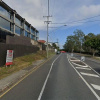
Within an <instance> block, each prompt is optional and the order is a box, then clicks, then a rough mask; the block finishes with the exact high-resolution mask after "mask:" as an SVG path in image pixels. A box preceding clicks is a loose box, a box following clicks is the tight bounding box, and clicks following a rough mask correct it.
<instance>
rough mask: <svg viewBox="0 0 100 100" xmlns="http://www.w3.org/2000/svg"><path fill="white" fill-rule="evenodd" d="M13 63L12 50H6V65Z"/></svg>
mask: <svg viewBox="0 0 100 100" xmlns="http://www.w3.org/2000/svg"><path fill="white" fill-rule="evenodd" d="M12 64H13V50H7V56H6V66H8V65H12Z"/></svg>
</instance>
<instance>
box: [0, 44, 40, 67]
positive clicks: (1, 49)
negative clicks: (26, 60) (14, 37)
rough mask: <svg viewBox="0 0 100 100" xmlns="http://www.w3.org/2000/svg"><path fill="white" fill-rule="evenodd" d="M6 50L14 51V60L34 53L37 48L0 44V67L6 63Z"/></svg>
mask: <svg viewBox="0 0 100 100" xmlns="http://www.w3.org/2000/svg"><path fill="white" fill-rule="evenodd" d="M7 50H14V58H16V57H20V56H24V55H27V54H30V53H36V52H37V51H38V50H39V47H37V46H26V45H19V44H16V45H15V44H5V43H4V44H3V43H0V66H2V65H4V64H5V62H6V53H7Z"/></svg>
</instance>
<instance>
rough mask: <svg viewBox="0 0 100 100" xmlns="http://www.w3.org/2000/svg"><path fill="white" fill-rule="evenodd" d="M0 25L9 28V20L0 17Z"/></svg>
mask: <svg viewBox="0 0 100 100" xmlns="http://www.w3.org/2000/svg"><path fill="white" fill-rule="evenodd" d="M0 27H2V28H5V29H7V30H10V22H8V21H7V20H5V19H3V18H1V17H0Z"/></svg>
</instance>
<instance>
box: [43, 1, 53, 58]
mask: <svg viewBox="0 0 100 100" xmlns="http://www.w3.org/2000/svg"><path fill="white" fill-rule="evenodd" d="M43 17H47V21H44V22H46V23H47V50H46V51H47V58H48V32H49V29H48V27H49V23H50V22H51V21H49V17H52V16H50V15H49V0H48V15H47V16H43Z"/></svg>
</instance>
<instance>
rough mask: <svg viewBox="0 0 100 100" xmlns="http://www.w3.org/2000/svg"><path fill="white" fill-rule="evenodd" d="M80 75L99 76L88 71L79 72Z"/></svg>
mask: <svg viewBox="0 0 100 100" xmlns="http://www.w3.org/2000/svg"><path fill="white" fill-rule="evenodd" d="M80 73H81V74H82V75H87V76H93V77H99V76H98V75H96V74H90V73H84V72H80Z"/></svg>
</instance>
